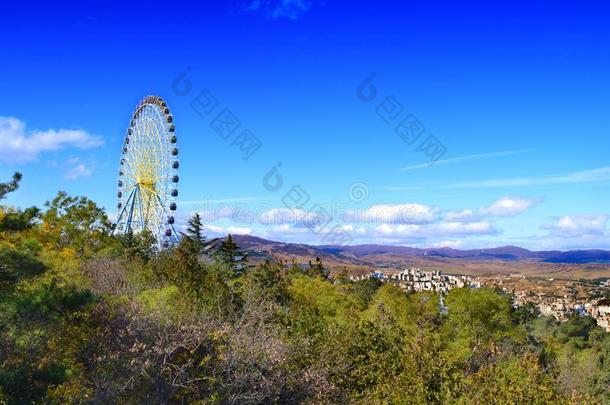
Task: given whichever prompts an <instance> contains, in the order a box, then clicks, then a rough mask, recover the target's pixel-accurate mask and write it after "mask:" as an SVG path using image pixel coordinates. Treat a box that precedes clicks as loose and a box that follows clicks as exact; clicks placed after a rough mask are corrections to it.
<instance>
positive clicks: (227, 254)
mask: <svg viewBox="0 0 610 405" xmlns="http://www.w3.org/2000/svg"><path fill="white" fill-rule="evenodd" d="M215 257H216V259H217V260H219V261H220V262H222V263H225V264H227V265H228V266H229V267H230V269H231V272H232V273H233V274H232V275H233V277H237V276H239V275H240V274H242V273H243V272H244V271H245V270H246V267H247V262H248V253H246V252H243V251H242V250H240V249H239V246H237V243H235V242H234V241H233V237H232V236H231V234H229V235H228V236H227V239H225V240H224V241H222V242H221V243H220V246H219V247H218V250H217V251H216V252H215Z"/></svg>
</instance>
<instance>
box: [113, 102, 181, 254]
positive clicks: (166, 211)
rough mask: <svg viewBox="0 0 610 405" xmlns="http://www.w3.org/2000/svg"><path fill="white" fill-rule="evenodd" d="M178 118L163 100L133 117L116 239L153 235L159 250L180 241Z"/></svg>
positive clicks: (124, 161) (120, 184) (127, 139)
mask: <svg viewBox="0 0 610 405" xmlns="http://www.w3.org/2000/svg"><path fill="white" fill-rule="evenodd" d="M174 131H175V127H174V124H173V117H172V115H171V114H170V111H169V108H168V107H167V104H166V103H165V101H163V99H162V98H161V97H157V96H147V97H145V98H144V99H143V100H142V101H141V102H140V104H139V105H138V107H137V108H136V111H135V112H134V113H133V116H132V118H131V121H130V123H129V128H128V129H127V134H126V136H125V140H124V142H123V149H122V152H121V160H120V164H119V179H118V183H117V184H118V188H119V189H118V192H117V197H118V204H117V210H118V215H117V221H116V226H115V230H114V232H115V233H128V232H133V233H139V232H142V231H144V230H148V231H150V232H151V233H152V235H153V236H154V237H155V238H156V240H157V245H158V247H159V248H161V247H167V246H169V245H170V244H172V243H173V242H175V241H176V240H177V234H176V231H175V230H174V222H175V217H174V215H175V211H176V208H177V206H176V197H178V181H179V177H178V167H179V166H180V163H179V162H178V147H177V145H176V142H177V138H176V135H175V133H174Z"/></svg>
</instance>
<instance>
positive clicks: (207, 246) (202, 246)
mask: <svg viewBox="0 0 610 405" xmlns="http://www.w3.org/2000/svg"><path fill="white" fill-rule="evenodd" d="M182 236H183V237H185V238H188V239H189V240H190V242H191V245H192V246H193V247H194V249H195V250H196V252H197V254H209V252H210V250H211V249H212V248H213V247H214V245H215V244H216V241H217V239H213V240H211V241H208V240H207V238H206V237H205V235H204V234H203V223H202V222H201V216H200V215H199V213H198V212H196V213H195V214H193V216H192V217H191V219H189V221H188V226H187V228H186V232H184V233H182Z"/></svg>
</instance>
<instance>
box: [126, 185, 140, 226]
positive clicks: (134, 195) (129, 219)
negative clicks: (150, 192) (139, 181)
mask: <svg viewBox="0 0 610 405" xmlns="http://www.w3.org/2000/svg"><path fill="white" fill-rule="evenodd" d="M138 189H139V187H137V186H136V187H135V188H134V189H133V191H132V194H133V201H132V202H131V206H130V207H129V215H128V216H127V229H128V230H131V231H133V229H132V228H131V221H132V220H133V208H134V207H135V205H136V201H137V198H136V197H137V195H138V191H139V190H138Z"/></svg>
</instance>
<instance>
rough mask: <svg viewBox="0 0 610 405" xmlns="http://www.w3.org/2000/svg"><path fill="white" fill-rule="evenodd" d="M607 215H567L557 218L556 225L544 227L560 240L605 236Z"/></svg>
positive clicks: (543, 227)
mask: <svg viewBox="0 0 610 405" xmlns="http://www.w3.org/2000/svg"><path fill="white" fill-rule="evenodd" d="M607 222H608V216H606V215H566V216H563V217H560V218H557V219H556V221H555V223H553V224H548V225H543V226H542V229H546V230H548V231H549V234H550V235H551V236H555V237H560V238H582V237H585V236H596V235H605V234H606V232H607V229H606V223H607Z"/></svg>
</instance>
